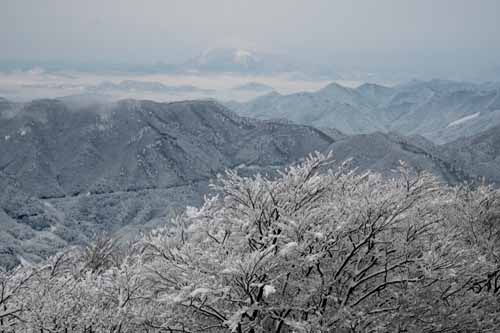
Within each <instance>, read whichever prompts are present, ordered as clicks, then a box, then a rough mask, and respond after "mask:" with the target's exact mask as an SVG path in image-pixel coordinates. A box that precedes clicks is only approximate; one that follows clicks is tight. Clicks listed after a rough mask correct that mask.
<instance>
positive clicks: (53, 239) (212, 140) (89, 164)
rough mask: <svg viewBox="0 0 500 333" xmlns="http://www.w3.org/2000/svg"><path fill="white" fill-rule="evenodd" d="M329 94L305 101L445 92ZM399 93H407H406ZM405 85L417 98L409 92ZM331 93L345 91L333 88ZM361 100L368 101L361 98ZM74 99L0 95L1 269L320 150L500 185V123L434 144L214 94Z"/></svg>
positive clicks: (152, 220)
mask: <svg viewBox="0 0 500 333" xmlns="http://www.w3.org/2000/svg"><path fill="white" fill-rule="evenodd" d="M436 84H437V83H436ZM415 85H417V84H416V83H415ZM417 86H418V85H417ZM332 88H333V89H332ZM325 89H326V90H325ZM325 89H324V90H322V91H320V92H318V93H315V94H306V95H304V94H299V95H297V96H296V97H297V98H298V97H300V99H301V100H308V98H309V97H304V96H311V95H312V96H313V97H312V98H313V99H314V100H318V96H323V98H327V97H326V96H331V98H333V96H335V97H336V98H337V99H338V100H339V101H343V102H338V103H340V104H341V103H344V104H351V105H354V104H355V103H358V104H356V105H358V106H359V105H361V106H365V105H368V106H369V105H374V104H376V103H379V105H387V103H396V102H397V101H410V100H411V98H414V101H415V103H418V99H417V97H416V96H420V97H422V96H427V95H426V94H429V95H431V94H432V96H436V92H435V90H432V91H431V92H429V91H428V90H427V88H421V90H420V88H419V89H417V88H415V87H411V86H410V87H399V88H385V87H380V86H375V85H365V86H362V87H360V88H358V89H347V88H343V87H337V86H329V87H327V88H325ZM395 89H400V90H398V93H397V94H399V97H398V95H395V94H394V90H395ZM405 89H407V90H409V91H419V93H414V94H413V95H412V94H406V95H404V94H403V92H402V91H405ZM429 89H430V88H429ZM449 89H451V88H449ZM462 89H463V87H462V88H460V89H459V90H454V88H453V89H451V91H450V90H449V91H448V92H443V93H442V94H443V95H445V96H449V94H452V95H453V94H454V93H453V91H455V94H458V96H462V97H463V96H466V97H467V98H465V97H464V98H463V100H464V101H467V103H466V104H465V105H472V104H470V103H471V101H473V100H474V98H471V97H470V96H476V98H477V100H479V101H482V102H480V103H479V102H478V104H477V105H484V106H485V108H486V109H487V106H491V105H493V104H491V103H486V102H485V100H486V99H490V98H492V97H493V96H492V93H491V91H495V90H488V89H489V88H488V89H485V90H478V88H477V87H476V86H473V89H472V90H462ZM332 90H333V91H335V92H336V93H335V94H331V93H332ZM444 90H445V89H444V88H442V89H441V90H440V91H444ZM421 91H423V92H421ZM456 91H465V92H463V93H457V92H456ZM470 91H471V92H470ZM401 94H403V95H401ZM359 96H362V97H363V99H362V101H363V103H365V104H359V103H360V102H359ZM294 98H295V97H294ZM428 98H431V99H432V97H428ZM457 98H458V97H457ZM493 100H494V99H493ZM368 101H369V102H368ZM391 101H392V102H391ZM442 101H448V99H444V100H442ZM80 102H81V101H80ZM384 103H385V104H384ZM405 103H406V102H405ZM76 104H78V105H79V106H78V107H74V106H72V105H75V101H73V100H69V101H68V100H62V101H61V100H52V99H51V100H48V99H46V100H35V101H33V102H30V103H26V104H19V103H12V102H9V101H8V100H5V99H0V151H1V152H2V153H1V154H0V186H1V187H2V193H0V266H7V267H12V266H13V265H16V264H18V263H20V262H23V261H36V260H38V259H39V258H42V257H46V256H48V255H50V254H52V253H54V251H57V249H60V248H62V247H64V246H67V245H68V244H77V243H83V242H87V241H88V240H90V239H92V238H93V237H94V236H95V235H96V234H99V233H102V232H107V233H111V234H113V235H120V236H121V237H122V239H128V238H130V237H134V235H137V234H138V233H139V232H140V231H142V230H147V229H149V228H151V227H153V226H155V225H158V224H160V223H165V222H166V221H167V220H168V218H169V216H172V215H173V214H174V213H175V212H176V211H178V210H179V209H182V208H183V207H185V206H186V205H198V204H200V203H201V201H202V198H203V195H205V194H206V193H208V192H209V188H208V183H209V182H210V181H211V180H213V179H214V177H215V176H216V175H217V174H218V173H221V172H223V171H224V170H225V169H236V170H237V171H238V172H239V173H241V174H244V175H253V174H255V173H256V172H261V173H268V174H271V175H272V174H274V172H275V171H276V169H279V168H282V167H285V166H287V165H290V164H291V163H294V162H296V161H297V160H300V159H301V158H302V157H304V156H305V155H307V154H309V153H311V152H314V151H321V152H325V153H326V152H329V151H332V152H333V153H334V156H335V158H336V160H337V161H338V162H341V161H343V160H345V159H351V163H352V165H353V167H356V168H358V170H359V171H362V170H366V169H372V170H375V171H379V172H381V173H382V174H383V175H385V176H388V177H391V176H392V175H394V172H396V169H397V167H398V165H399V161H400V160H404V161H407V162H408V163H409V164H410V166H412V167H413V168H415V169H416V170H430V171H431V172H433V173H434V174H435V175H437V176H438V177H439V178H440V179H441V180H442V181H444V182H447V183H449V184H457V183H462V182H464V181H465V182H480V181H482V179H483V178H484V179H485V181H486V182H496V183H497V184H500V126H496V127H494V126H493V125H492V126H484V127H488V129H486V130H484V131H480V132H478V133H476V134H475V135H472V136H470V137H467V138H459V139H457V140H454V141H450V142H448V143H446V144H444V145H437V144H435V143H433V142H431V141H430V140H428V139H426V138H424V137H423V136H420V135H401V134H397V133H393V132H374V133H365V134H345V133H342V132H341V131H339V130H337V129H335V128H328V127H326V126H323V127H322V130H318V129H315V128H313V127H309V126H304V125H296V124H293V123H290V122H289V121H287V120H286V119H285V120H255V119H250V118H246V117H241V116H238V115H236V114H235V113H233V112H231V111H230V110H229V109H227V108H226V107H224V106H222V105H221V104H219V103H217V102H214V101H188V102H176V103H155V102H152V101H144V100H122V101H119V102H116V103H100V102H98V101H96V102H95V103H88V104H85V103H76ZM457 104H458V103H457ZM290 105H291V104H290ZM390 105H393V104H390ZM408 105H410V106H411V105H413V104H411V103H409V104H408ZM429 105H432V104H429ZM474 105H476V104H474ZM368 106H367V107H366V112H367V113H368V109H369V108H368ZM450 109H454V110H456V109H457V108H456V107H455V108H450ZM353 110H354V109H353ZM435 110H436V109H435ZM465 110H468V112H472V111H474V112H475V113H477V112H485V111H484V110H483V109H482V110H481V111H478V110H470V111H469V109H467V108H465ZM362 111H363V112H364V111H365V109H363V110H362ZM396 111H397V110H396ZM359 112H361V111H359ZM397 112H401V111H397ZM456 112H458V111H456ZM344 114H345V115H347V114H348V113H347V112H345V113H344ZM363 114H364V113H363ZM432 114H433V113H430V115H432ZM430 115H428V116H429V117H430ZM452 115H453V113H451V114H450V115H448V116H443V115H441V114H438V115H437V117H436V119H437V120H436V121H441V120H440V119H441V118H443V117H445V118H447V119H446V121H449V122H455V124H452V125H450V126H461V125H462V124H467V123H468V122H472V121H475V119H478V118H479V119H480V118H481V117H482V116H481V115H478V116H474V117H473V118H472V119H466V120H460V118H458V120H457V119H453V117H452ZM367 117H369V114H368V115H367ZM461 117H462V118H463V117H466V116H465V115H461ZM469 117H472V116H469ZM369 119H372V120H373V121H374V122H376V121H379V119H377V118H376V117H373V118H369ZM395 119H396V118H395ZM424 119H425V117H424ZM489 119H492V118H489ZM427 121H430V120H428V119H427ZM456 122H458V124H457V123H456ZM443 123H444V121H443ZM324 124H325V125H326V124H327V123H326V122H325V123H324ZM360 124H361V123H360ZM364 124H365V125H366V126H368V125H369V124H368V123H364ZM448 125H449V123H448ZM457 131H458V130H457ZM410 132H412V131H410Z"/></svg>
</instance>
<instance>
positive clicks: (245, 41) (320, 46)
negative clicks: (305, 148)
mask: <svg viewBox="0 0 500 333" xmlns="http://www.w3.org/2000/svg"><path fill="white" fill-rule="evenodd" d="M0 7H2V10H1V11H0V27H1V29H0V43H2V45H8V47H6V48H5V49H4V50H3V52H2V53H1V54H0V63H3V64H16V63H18V64H19V63H33V64H41V63H47V64H55V65H59V66H62V67H64V66H68V67H71V66H77V65H80V66H82V65H88V66H98V65H99V66H101V67H102V68H106V66H111V65H119V64H153V63H157V62H164V63H179V62H182V61H185V60H186V59H188V58H190V57H192V56H194V55H196V54H198V53H199V52H201V51H202V50H204V49H208V48H218V47H224V48H227V47H234V48H244V49H250V50H256V51H258V52H262V53H274V54H281V55H286V56H287V57H289V58H290V59H294V60H297V61H302V62H307V63H314V64H328V65H330V66H332V67H334V68H337V69H339V70H352V69H359V70H363V71H369V70H379V71H404V70H406V71H409V70H412V71H419V72H422V73H427V74H428V75H434V76H439V75H440V73H452V72H454V71H460V70H464V71H470V68H474V70H476V71H484V70H488V69H491V68H497V67H498V66H500V61H499V60H498V59H500V37H499V34H498V32H499V31H500V20H499V19H498V14H499V13H500V2H498V1H494V0H480V1H474V2H472V1H463V0H460V1H457V0H455V1H451V0H446V1H439V2H436V1H431V0H424V1H404V2H403V1H394V0H384V1H376V2H375V1H359V2H351V1H314V2H307V1H299V0H297V1H290V0H288V1H273V2H269V1H261V0H258V1H252V2H242V1H228V0H222V1H221V0H217V1H210V2H194V1H182V2H181V1H172V0H168V1H156V0H155V1H148V2H146V3H142V2H136V1H128V0H127V1H119V2H118V1H106V2H101V1H96V0H89V1H84V2H77V1H60V0H54V1H46V2H40V1H33V0H16V1H12V0H7V1H4V2H3V3H2V5H0ZM464 67H468V68H467V69H465V68H464Z"/></svg>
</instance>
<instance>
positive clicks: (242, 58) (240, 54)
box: [234, 49, 253, 65]
mask: <svg viewBox="0 0 500 333" xmlns="http://www.w3.org/2000/svg"><path fill="white" fill-rule="evenodd" d="M251 58H253V54H252V52H250V51H247V50H241V49H240V50H236V51H235V52H234V62H236V63H238V64H242V65H248V61H249V60H250V59H251Z"/></svg>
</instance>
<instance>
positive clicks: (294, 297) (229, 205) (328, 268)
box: [0, 154, 500, 332]
mask: <svg viewBox="0 0 500 333" xmlns="http://www.w3.org/2000/svg"><path fill="white" fill-rule="evenodd" d="M330 162H331V156H324V155H321V154H317V155H314V156H310V157H309V158H307V159H305V160H304V161H303V162H302V163H300V164H298V165H295V166H291V167H289V168H288V169H286V170H285V171H283V172H282V173H280V175H279V176H278V177H274V178H267V177H264V176H261V175H257V176H255V177H250V178H248V177H241V176H239V175H238V174H237V173H236V172H233V171H228V172H227V173H226V175H225V176H223V177H220V178H219V179H218V181H217V185H216V186H215V190H216V192H217V193H218V195H216V196H213V197H210V198H207V199H206V200H205V203H204V205H203V206H202V207H200V208H187V209H186V211H185V212H184V213H183V214H181V215H179V216H178V217H176V218H175V219H174V220H173V221H171V222H169V223H167V224H166V225H165V226H163V227H161V228H159V229H156V230H154V231H152V232H150V233H148V234H146V235H144V236H143V237H141V238H140V239H139V240H138V241H135V242H133V243H131V244H129V245H128V246H126V247H119V246H116V244H115V242H114V241H113V240H110V239H104V238H99V239H97V240H96V242H95V243H94V244H92V245H89V246H88V247H85V248H71V249H68V250H67V251H65V252H63V253H60V254H58V255H56V256H54V257H52V258H50V259H49V260H47V261H45V262H43V263H40V264H36V265H28V266H23V267H18V268H17V269H15V270H12V271H5V272H0V331H1V332H11V331H18V330H22V329H25V328H27V329H37V330H39V331H43V332H64V331H71V330H79V331H88V332H135V331H139V330H143V331H144V330H157V331H164V332H219V331H222V332H224V331H233V332H331V331H336V332H387V331H395V332H416V331H418V332H451V331H453V332H460V331H464V332H465V331H468V332H469V331H482V332H485V331H494V330H495V329H498V327H500V302H499V301H500V192H499V191H498V190H495V189H493V188H491V187H488V186H479V187H469V186H461V187H448V186H446V185H443V184H441V183H439V182H438V181H437V180H436V179H435V178H434V177H433V176H432V175H431V174H429V173H426V172H415V171H413V170H411V169H410V168H409V167H408V166H406V165H405V164H404V163H402V164H401V167H400V169H399V171H398V172H397V173H395V176H394V178H393V179H386V178H383V177H382V176H380V175H378V174H375V173H371V172H367V173H364V174H359V173H357V172H355V170H351V169H350V168H349V167H348V166H347V165H343V166H341V167H340V168H338V169H333V168H332V167H331V165H330Z"/></svg>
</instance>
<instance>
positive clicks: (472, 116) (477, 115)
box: [446, 112, 481, 128]
mask: <svg viewBox="0 0 500 333" xmlns="http://www.w3.org/2000/svg"><path fill="white" fill-rule="evenodd" d="M480 114H481V112H476V113H474V114H471V115H469V116H465V117H463V118H460V119H457V120H455V121H452V122H451V123H449V124H448V126H446V128H448V127H452V126H457V125H460V124H462V123H465V122H466V121H468V120H471V119H474V118H477V117H479V115H480Z"/></svg>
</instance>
